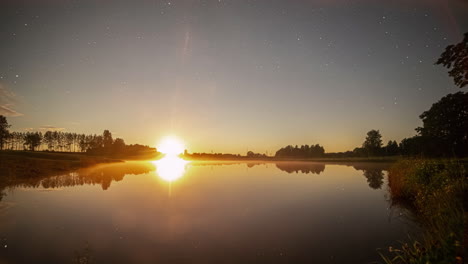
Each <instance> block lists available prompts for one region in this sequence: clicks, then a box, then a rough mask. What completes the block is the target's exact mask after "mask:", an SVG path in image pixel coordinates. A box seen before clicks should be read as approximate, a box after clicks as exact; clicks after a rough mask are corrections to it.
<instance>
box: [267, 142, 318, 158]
mask: <svg viewBox="0 0 468 264" xmlns="http://www.w3.org/2000/svg"><path fill="white" fill-rule="evenodd" d="M324 153H325V149H324V148H323V147H322V146H320V145H319V144H316V145H310V146H309V145H302V146H301V147H299V146H297V145H296V146H295V147H293V146H291V145H288V146H286V147H284V148H281V149H279V150H278V151H276V154H275V157H288V158H317V157H322V156H323V155H324Z"/></svg>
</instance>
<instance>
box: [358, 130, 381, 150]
mask: <svg viewBox="0 0 468 264" xmlns="http://www.w3.org/2000/svg"><path fill="white" fill-rule="evenodd" d="M362 147H363V148H364V149H365V150H366V152H367V155H368V156H375V155H377V154H379V152H380V149H381V147H382V135H381V134H380V131H379V130H375V129H373V130H371V131H369V132H367V137H366V140H365V141H364V143H362Z"/></svg>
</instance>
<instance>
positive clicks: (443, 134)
mask: <svg viewBox="0 0 468 264" xmlns="http://www.w3.org/2000/svg"><path fill="white" fill-rule="evenodd" d="M419 117H420V118H421V119H422V122H423V127H418V128H416V131H418V132H419V134H420V135H421V136H422V137H424V138H428V139H430V140H427V141H426V142H427V143H430V144H431V145H433V148H434V149H436V150H437V152H438V153H429V154H435V155H440V154H442V155H445V156H447V155H453V154H455V155H457V156H465V155H467V154H468V93H464V92H458V93H455V94H448V95H446V96H444V97H442V98H441V99H440V100H439V101H438V102H436V103H434V104H433V105H432V106H431V108H430V109H429V110H427V111H425V112H424V113H422V114H421V115H420V116H419Z"/></svg>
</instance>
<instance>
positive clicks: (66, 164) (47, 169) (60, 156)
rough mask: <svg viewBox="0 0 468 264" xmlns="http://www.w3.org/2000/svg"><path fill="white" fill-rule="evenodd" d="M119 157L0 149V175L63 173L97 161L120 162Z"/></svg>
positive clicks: (34, 175) (30, 176) (28, 176)
mask: <svg viewBox="0 0 468 264" xmlns="http://www.w3.org/2000/svg"><path fill="white" fill-rule="evenodd" d="M122 161H123V160H121V159H115V158H108V157H103V156H90V155H86V154H84V153H63V152H38V151H34V152H33V151H11V150H3V151H0V177H1V178H2V180H5V179H9V178H13V177H14V178H24V177H27V178H34V177H42V176H48V175H53V174H58V173H64V172H68V171H72V170H76V169H79V168H83V167H88V166H92V165H95V164H99V163H110V162H122Z"/></svg>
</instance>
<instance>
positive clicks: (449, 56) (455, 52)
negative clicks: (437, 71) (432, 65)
mask: <svg viewBox="0 0 468 264" xmlns="http://www.w3.org/2000/svg"><path fill="white" fill-rule="evenodd" d="M436 64H442V65H443V66H444V67H446V68H447V69H449V72H448V74H449V76H450V77H452V78H453V80H454V82H455V85H456V86H458V87H460V88H463V87H464V86H466V85H467V84H468V32H467V33H465V37H464V38H463V40H462V41H461V42H460V43H458V44H456V45H449V46H447V48H445V51H444V52H443V53H442V54H441V55H440V58H439V59H438V60H437V62H436Z"/></svg>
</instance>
